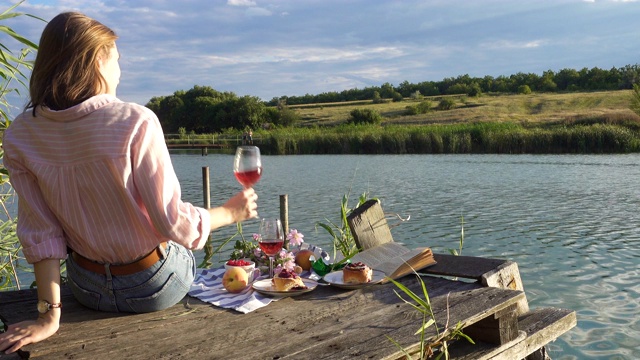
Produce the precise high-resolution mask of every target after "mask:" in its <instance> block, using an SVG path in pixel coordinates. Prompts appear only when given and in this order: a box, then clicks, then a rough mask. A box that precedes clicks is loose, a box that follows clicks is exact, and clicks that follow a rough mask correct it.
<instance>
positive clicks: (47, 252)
mask: <svg viewBox="0 0 640 360" xmlns="http://www.w3.org/2000/svg"><path fill="white" fill-rule="evenodd" d="M11 155H12V154H10V153H7V152H5V154H4V157H3V163H4V166H5V167H6V168H7V170H9V178H10V181H11V185H12V187H13V188H14V189H15V191H16V194H17V195H18V225H17V228H16V234H17V236H18V239H19V240H20V243H21V244H22V252H23V254H24V257H25V259H26V260H27V262H28V263H30V264H33V263H36V262H39V261H41V260H44V259H65V258H66V257H67V244H66V240H65V238H64V231H63V230H62V226H61V225H60V223H59V222H58V220H57V219H56V217H55V216H54V214H53V213H52V212H51V210H50V209H49V207H48V205H47V203H46V202H45V200H44V196H43V195H42V192H41V191H40V187H39V186H38V182H37V179H35V177H34V176H33V175H32V174H31V173H30V172H29V171H28V170H27V169H26V168H25V167H24V166H23V165H22V164H21V163H20V162H19V161H16V160H15V159H13V158H12V156H11Z"/></svg>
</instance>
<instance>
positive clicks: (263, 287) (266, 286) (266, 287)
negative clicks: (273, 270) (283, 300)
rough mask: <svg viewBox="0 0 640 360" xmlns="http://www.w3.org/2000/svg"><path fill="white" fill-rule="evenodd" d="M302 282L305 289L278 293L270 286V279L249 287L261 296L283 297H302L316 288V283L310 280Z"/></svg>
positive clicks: (303, 279) (259, 281)
mask: <svg viewBox="0 0 640 360" xmlns="http://www.w3.org/2000/svg"><path fill="white" fill-rule="evenodd" d="M302 282H303V283H304V285H305V286H306V287H307V288H306V289H302V290H289V291H278V290H276V288H275V287H274V286H273V284H271V279H262V280H258V281H256V282H254V283H253V285H251V287H252V288H253V290H255V291H257V292H259V293H261V294H263V295H269V296H279V297H285V296H297V295H302V294H305V293H308V292H309V291H312V290H313V289H315V288H316V286H318V283H317V282H315V281H313V280H310V279H305V278H302Z"/></svg>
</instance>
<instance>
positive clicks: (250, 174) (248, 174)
mask: <svg viewBox="0 0 640 360" xmlns="http://www.w3.org/2000/svg"><path fill="white" fill-rule="evenodd" d="M234 175H235V176H236V179H238V182H239V183H240V185H242V186H244V187H245V188H250V187H252V186H253V185H254V184H255V183H257V182H258V180H260V175H262V167H259V168H257V169H255V170H249V171H235V172H234Z"/></svg>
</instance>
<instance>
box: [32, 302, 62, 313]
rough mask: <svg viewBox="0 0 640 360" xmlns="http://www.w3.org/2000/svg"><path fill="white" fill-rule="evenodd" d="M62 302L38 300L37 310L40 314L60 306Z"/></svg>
mask: <svg viewBox="0 0 640 360" xmlns="http://www.w3.org/2000/svg"><path fill="white" fill-rule="evenodd" d="M61 307H62V303H56V304H51V303H50V302H48V301H47V300H40V301H38V312H39V313H40V314H46V313H47V312H48V311H49V310H51V309H54V308H61Z"/></svg>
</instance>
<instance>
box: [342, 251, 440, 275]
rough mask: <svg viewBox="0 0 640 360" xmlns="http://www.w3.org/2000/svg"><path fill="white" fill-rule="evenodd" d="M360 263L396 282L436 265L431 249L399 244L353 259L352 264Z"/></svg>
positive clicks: (368, 252) (364, 252) (365, 252)
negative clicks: (412, 247)
mask: <svg viewBox="0 0 640 360" xmlns="http://www.w3.org/2000/svg"><path fill="white" fill-rule="evenodd" d="M360 261H361V262H363V263H365V264H366V265H368V266H369V267H370V268H372V269H374V270H380V271H383V272H384V273H385V274H386V275H387V276H388V277H390V278H392V279H394V280H395V279H398V278H400V277H403V276H405V275H408V274H411V273H413V270H415V271H418V270H421V269H424V268H425V267H427V266H431V265H434V264H435V263H436V261H435V259H434V258H433V253H432V252H431V249H430V248H428V247H427V248H418V249H409V248H407V247H406V246H404V245H402V244H399V243H397V242H388V243H384V244H380V245H377V246H374V247H372V248H369V249H367V250H363V251H361V252H359V253H357V254H356V255H354V256H353V257H352V258H351V262H352V263H356V262H360ZM412 269H413V270H412Z"/></svg>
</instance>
